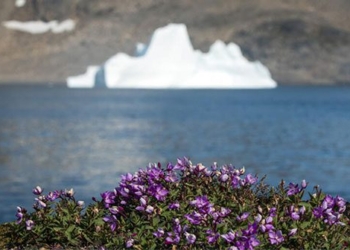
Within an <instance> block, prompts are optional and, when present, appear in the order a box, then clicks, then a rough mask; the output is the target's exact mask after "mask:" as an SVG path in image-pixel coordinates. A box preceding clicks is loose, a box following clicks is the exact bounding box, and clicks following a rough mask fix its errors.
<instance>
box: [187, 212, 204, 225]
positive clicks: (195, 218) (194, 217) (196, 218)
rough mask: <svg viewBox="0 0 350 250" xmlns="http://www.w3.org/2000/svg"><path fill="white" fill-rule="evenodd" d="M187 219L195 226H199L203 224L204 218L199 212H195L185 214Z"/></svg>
mask: <svg viewBox="0 0 350 250" xmlns="http://www.w3.org/2000/svg"><path fill="white" fill-rule="evenodd" d="M185 218H186V219H187V220H188V221H189V222H190V223H191V224H193V225H199V224H201V222H202V219H203V216H202V215H201V214H200V213H198V212H197V211H193V212H192V213H191V214H185Z"/></svg>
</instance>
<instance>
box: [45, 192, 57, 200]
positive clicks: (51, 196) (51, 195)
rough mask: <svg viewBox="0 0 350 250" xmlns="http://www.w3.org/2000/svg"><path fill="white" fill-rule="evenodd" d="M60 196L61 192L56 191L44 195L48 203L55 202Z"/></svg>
mask: <svg viewBox="0 0 350 250" xmlns="http://www.w3.org/2000/svg"><path fill="white" fill-rule="evenodd" d="M60 195H61V191H58V190H56V191H54V192H49V194H48V195H46V199H47V200H48V201H54V200H56V199H57V198H58V197H59V196H60Z"/></svg>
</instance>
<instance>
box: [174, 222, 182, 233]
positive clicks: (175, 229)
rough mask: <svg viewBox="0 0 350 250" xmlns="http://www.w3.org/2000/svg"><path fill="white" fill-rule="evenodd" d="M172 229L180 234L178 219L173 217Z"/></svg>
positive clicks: (180, 228)
mask: <svg viewBox="0 0 350 250" xmlns="http://www.w3.org/2000/svg"><path fill="white" fill-rule="evenodd" d="M173 224H174V225H173V230H174V232H175V233H176V234H180V233H181V231H182V227H181V225H180V220H179V219H178V218H176V219H174V221H173Z"/></svg>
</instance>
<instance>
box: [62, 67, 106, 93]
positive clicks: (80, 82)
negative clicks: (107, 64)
mask: <svg viewBox="0 0 350 250" xmlns="http://www.w3.org/2000/svg"><path fill="white" fill-rule="evenodd" d="M99 69H100V66H89V67H88V68H87V70H86V72H85V74H82V75H78V76H70V77H68V78H67V86H68V87H69V88H93V87H95V78H96V74H97V72H98V71H99Z"/></svg>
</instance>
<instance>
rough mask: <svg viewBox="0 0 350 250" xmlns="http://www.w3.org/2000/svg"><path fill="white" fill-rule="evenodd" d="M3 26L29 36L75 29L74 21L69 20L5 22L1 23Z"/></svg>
mask: <svg viewBox="0 0 350 250" xmlns="http://www.w3.org/2000/svg"><path fill="white" fill-rule="evenodd" d="M3 25H4V26H5V27H6V28H7V29H12V30H18V31H22V32H27V33H31V34H42V33H45V32H48V31H52V32H53V33H62V32H68V31H72V30H74V28H75V21H74V20H71V19H67V20H65V21H63V22H60V23H59V22H58V21H50V22H43V21H28V22H20V21H14V20H12V21H6V22H3Z"/></svg>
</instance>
